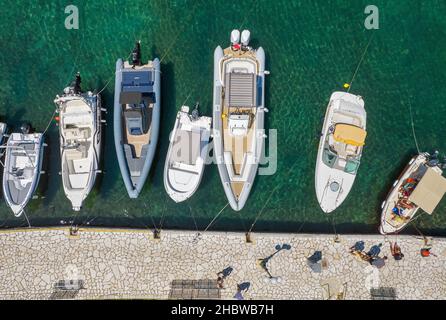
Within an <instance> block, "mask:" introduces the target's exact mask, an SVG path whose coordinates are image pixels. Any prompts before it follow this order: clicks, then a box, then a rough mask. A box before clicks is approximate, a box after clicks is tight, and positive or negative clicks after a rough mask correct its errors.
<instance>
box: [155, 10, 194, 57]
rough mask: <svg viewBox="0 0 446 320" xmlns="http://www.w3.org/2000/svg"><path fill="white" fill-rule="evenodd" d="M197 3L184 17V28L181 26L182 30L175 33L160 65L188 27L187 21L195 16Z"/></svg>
mask: <svg viewBox="0 0 446 320" xmlns="http://www.w3.org/2000/svg"><path fill="white" fill-rule="evenodd" d="M199 3H200V2H199V1H196V2H195V6H194V7H193V8H192V10H191V11H190V12H191V13H190V14H189V15H188V16H187V17H186V19H185V21H186V23H185V24H184V26H183V27H182V28H180V29H179V30H178V32H177V34H176V35H175V37H174V39H173V41H172V43H171V44H170V45H169V46H168V47H167V49H166V51H165V52H164V54H163V55H162V56H161V59H160V64H161V62H163V60H164V58H165V57H167V55H168V54H169V53H170V50H172V48H173V47H174V46H175V44H176V43H177V42H178V39H179V37H180V35H181V34H182V33H183V31H184V28H185V26H187V25H188V22H189V19H190V18H191V17H193V15H194V14H195V8H196V7H197V6H198V4H199Z"/></svg>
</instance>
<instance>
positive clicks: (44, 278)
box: [0, 228, 446, 299]
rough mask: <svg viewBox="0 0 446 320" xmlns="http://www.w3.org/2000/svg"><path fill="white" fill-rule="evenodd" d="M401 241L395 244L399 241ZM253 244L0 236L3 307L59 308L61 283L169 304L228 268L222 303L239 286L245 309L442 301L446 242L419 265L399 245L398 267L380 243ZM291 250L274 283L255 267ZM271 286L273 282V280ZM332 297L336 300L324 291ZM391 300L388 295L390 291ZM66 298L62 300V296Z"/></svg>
mask: <svg viewBox="0 0 446 320" xmlns="http://www.w3.org/2000/svg"><path fill="white" fill-rule="evenodd" d="M395 239H396V237H394V236H392V237H389V238H388V239H387V240H388V241H390V240H391V241H394V240H395ZM252 240H253V243H247V242H246V239H245V235H244V234H241V233H217V232H207V233H206V234H204V235H201V237H200V238H199V239H197V238H196V233H195V232H188V231H162V233H161V239H160V240H156V239H154V238H153V234H152V233H151V232H149V231H138V230H137V231H131V230H99V229H81V230H80V231H79V235H78V236H77V237H70V236H69V231H68V229H60V228H59V229H31V230H9V231H0V298H1V299H50V298H58V297H60V296H59V295H58V293H60V292H58V291H57V290H55V284H56V283H57V282H59V281H60V280H81V281H83V284H84V289H81V290H79V291H74V292H71V294H72V295H71V296H70V297H71V298H76V299H102V298H113V299H114V298H117V299H120V298H148V299H152V298H155V299H166V298H168V297H169V292H170V290H171V283H172V281H173V280H202V279H211V280H212V279H215V280H216V279H217V273H218V272H219V271H221V270H223V269H225V268H227V267H232V268H233V271H232V273H231V274H230V275H229V276H228V277H227V278H226V279H225V280H224V289H222V290H221V292H220V295H221V298H222V299H232V298H233V296H234V294H235V293H236V291H237V284H239V283H244V282H249V284H250V286H249V289H248V290H247V291H246V292H243V296H244V298H245V299H261V298H262V299H264V298H265V299H326V298H328V296H329V295H331V296H332V297H338V295H334V294H333V292H335V293H339V292H344V298H345V299H371V288H373V287H379V288H383V287H384V288H393V289H394V292H395V294H396V296H397V298H398V299H445V298H446V239H443V238H435V239H433V240H432V244H433V248H432V252H433V253H435V254H436V255H437V256H436V257H434V256H431V257H427V258H423V257H421V255H420V248H421V247H422V246H423V240H422V239H420V238H416V237H410V236H407V237H403V236H399V237H398V243H399V245H400V246H401V248H402V251H403V253H404V255H405V257H404V258H403V259H402V260H401V261H395V260H394V259H393V258H392V257H391V255H390V252H389V251H390V250H389V243H388V242H386V239H385V238H384V237H382V236H360V235H343V236H340V238H339V242H335V241H334V237H333V236H332V235H327V236H323V235H305V234H253V235H252ZM357 240H363V241H365V245H366V250H367V249H368V248H370V247H371V246H372V245H375V244H379V243H383V247H382V255H388V256H389V259H388V260H387V261H386V265H385V266H384V267H383V268H382V269H376V268H375V267H373V266H370V265H369V264H368V263H367V262H364V261H361V260H358V258H356V257H354V256H353V255H351V254H350V253H348V248H349V247H350V246H352V245H353V244H354V243H355V242H356V241H357ZM283 244H288V245H289V246H290V248H288V249H283V250H281V251H279V252H278V253H277V254H275V255H274V256H273V257H272V258H271V259H270V260H269V262H268V264H267V267H268V270H269V272H270V274H271V275H272V276H273V277H274V278H278V279H279V280H278V281H271V279H269V278H268V276H267V272H266V271H265V270H263V269H262V268H261V267H260V266H259V264H258V259H262V258H266V257H268V256H270V255H271V254H273V253H274V252H276V249H275V247H276V246H277V245H283ZM315 250H320V251H322V255H323V258H324V266H323V267H322V272H321V273H314V272H312V271H311V269H310V268H309V266H308V265H307V260H306V257H308V256H310V255H311V254H312V253H313V252H314V251H315ZM274 278H273V279H274ZM328 289H330V290H328ZM389 290H390V289H389ZM62 297H63V295H62Z"/></svg>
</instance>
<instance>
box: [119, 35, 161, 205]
mask: <svg viewBox="0 0 446 320" xmlns="http://www.w3.org/2000/svg"><path fill="white" fill-rule="evenodd" d="M160 88H161V82H160V61H159V59H158V58H156V59H154V60H153V61H149V62H148V63H146V64H142V62H141V47H140V42H137V43H136V46H135V49H134V50H133V53H132V61H131V64H130V63H129V62H128V61H123V60H122V59H118V61H117V62H116V76H115V101H114V136H115V147H116V155H117V157H118V162H119V167H120V169H121V175H122V178H123V180H124V184H125V187H126V189H127V192H128V194H129V197H130V198H137V197H138V196H139V193H140V192H141V190H142V188H143V186H144V183H145V181H146V179H147V177H148V175H149V171H150V168H151V166H152V162H153V158H154V156H155V151H156V145H157V142H158V133H159V126H160V112H161V93H160Z"/></svg>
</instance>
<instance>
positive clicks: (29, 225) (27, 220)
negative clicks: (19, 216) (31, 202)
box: [22, 209, 31, 228]
mask: <svg viewBox="0 0 446 320" xmlns="http://www.w3.org/2000/svg"><path fill="white" fill-rule="evenodd" d="M22 212H23V214H24V215H25V219H26V222H28V227H29V228H31V223H30V222H29V219H28V216H27V215H26V211H25V209H23V211H22Z"/></svg>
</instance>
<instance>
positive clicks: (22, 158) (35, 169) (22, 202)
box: [3, 132, 45, 217]
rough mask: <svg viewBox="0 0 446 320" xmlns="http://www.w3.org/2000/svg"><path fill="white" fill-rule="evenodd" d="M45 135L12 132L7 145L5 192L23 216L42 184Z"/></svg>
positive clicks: (17, 215) (9, 200) (12, 204)
mask: <svg viewBox="0 0 446 320" xmlns="http://www.w3.org/2000/svg"><path fill="white" fill-rule="evenodd" d="M44 146H45V145H44V143H43V134H41V133H28V132H24V133H12V134H11V135H10V137H9V139H8V142H7V144H6V152H5V154H6V155H5V168H4V171H3V195H4V197H5V201H6V203H7V205H8V206H9V207H10V208H11V210H12V211H13V213H14V215H15V216H16V217H20V216H21V215H22V213H23V211H24V209H25V207H26V205H27V204H28V202H29V201H30V200H31V199H32V197H33V195H34V193H35V191H36V189H37V186H38V184H39V179H40V174H41V169H42V159H43V149H44Z"/></svg>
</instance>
